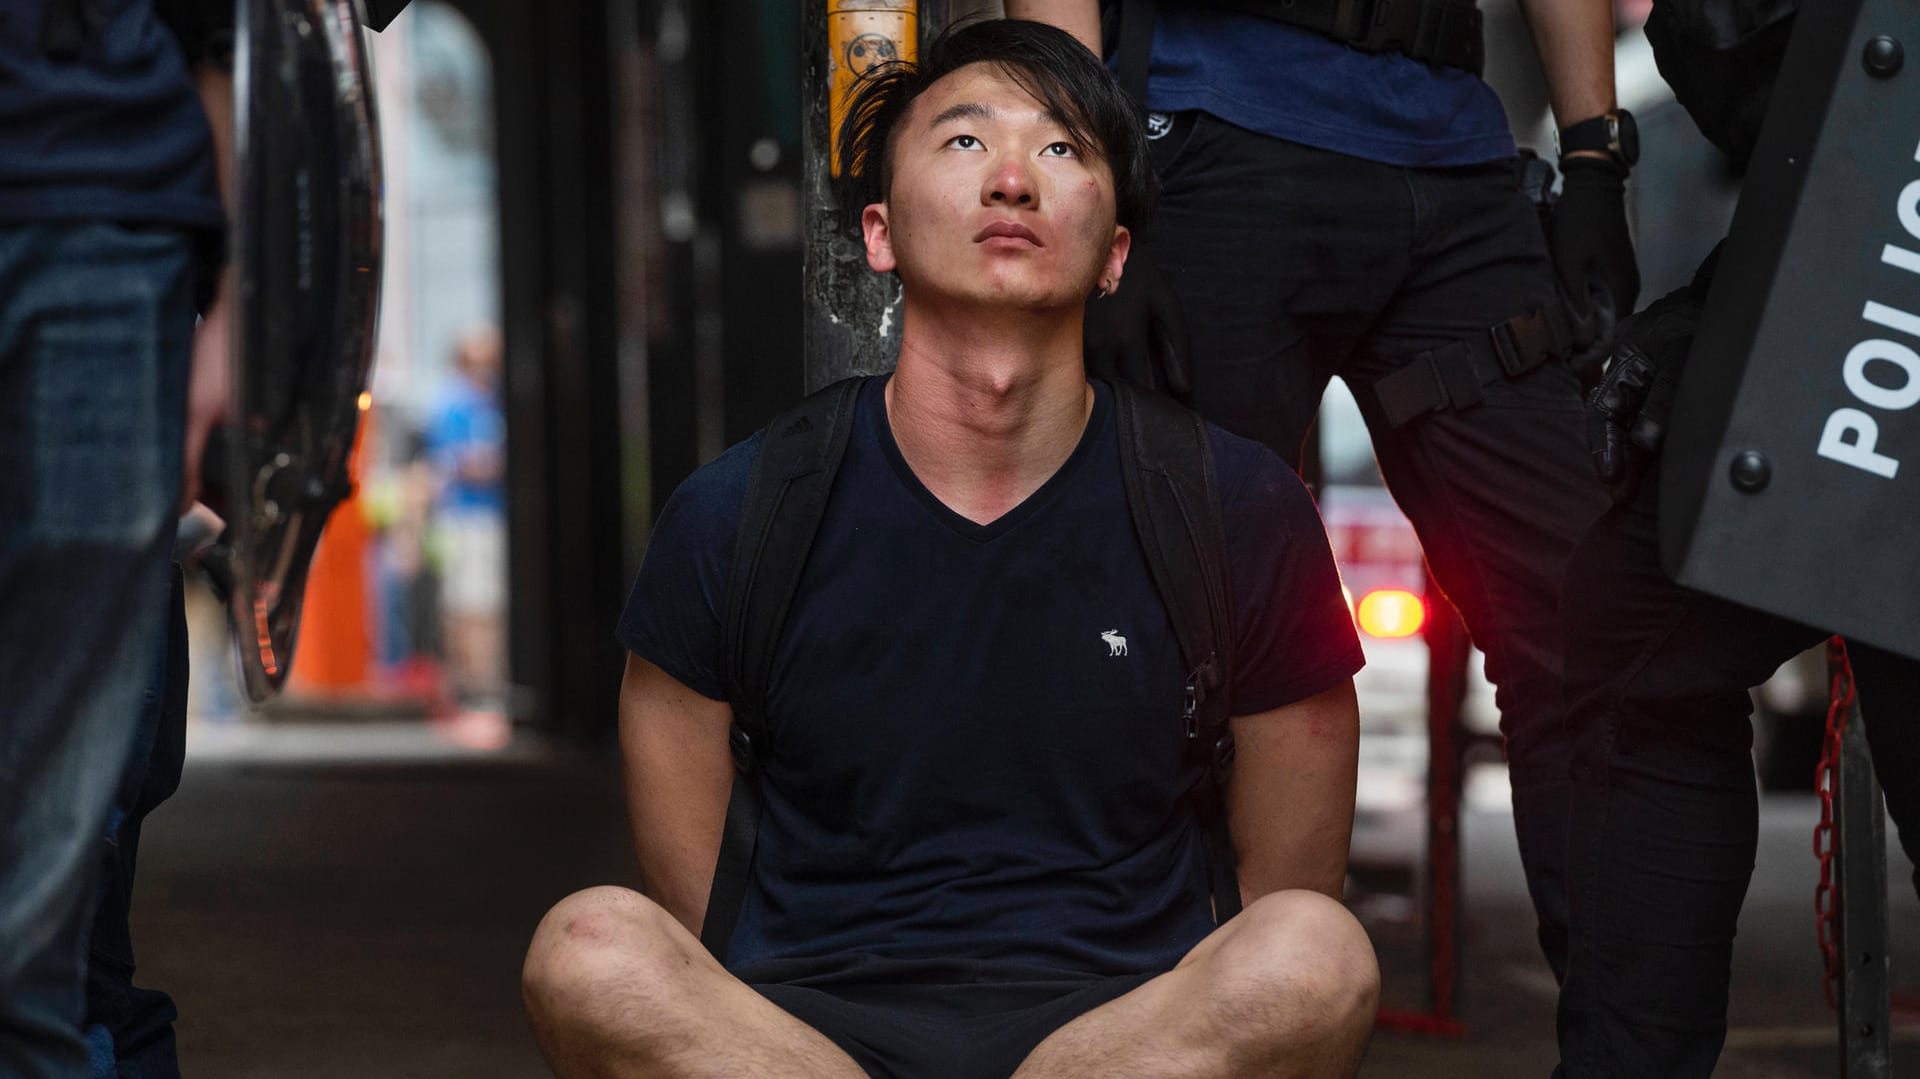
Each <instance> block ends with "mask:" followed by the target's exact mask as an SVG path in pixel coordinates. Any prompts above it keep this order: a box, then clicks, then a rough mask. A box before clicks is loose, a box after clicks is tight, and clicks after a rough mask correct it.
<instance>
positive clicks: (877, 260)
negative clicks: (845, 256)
mask: <svg viewBox="0 0 1920 1079" xmlns="http://www.w3.org/2000/svg"><path fill="white" fill-rule="evenodd" d="M860 234H861V235H862V236H863V237H865V238H866V241H867V265H868V266H871V267H873V270H874V272H875V273H891V272H892V271H893V269H894V268H895V267H896V266H898V265H899V263H898V262H897V261H896V260H895V259H894V257H893V229H892V226H891V225H889V224H888V222H887V204H886V203H884V202H876V203H872V204H870V205H868V207H867V208H866V209H864V210H862V211H860Z"/></svg>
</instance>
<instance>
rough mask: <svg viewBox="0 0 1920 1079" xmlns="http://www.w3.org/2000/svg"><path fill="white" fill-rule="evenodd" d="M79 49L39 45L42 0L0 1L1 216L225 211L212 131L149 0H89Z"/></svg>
mask: <svg viewBox="0 0 1920 1079" xmlns="http://www.w3.org/2000/svg"><path fill="white" fill-rule="evenodd" d="M89 3H90V5H92V6H94V7H96V8H97V9H98V10H99V12H100V14H101V15H102V23H101V24H100V25H99V26H97V28H96V29H94V30H93V31H92V32H91V33H90V34H89V35H88V37H87V41H86V45H85V47H84V48H83V50H82V52H81V54H80V56H79V57H78V58H77V59H74V60H54V59H51V58H50V57H48V56H47V55H46V54H45V52H44V51H43V49H42V46H41V40H40V34H41V22H42V16H43V8H44V4H45V0H8V2H7V3H5V4H4V5H0V223H19V222H26V221H114V222H121V223H126V224H148V225H176V226H182V227H186V228H196V229H218V228H220V227H222V225H223V224H224V223H225V220H226V218H225V216H224V215H223V213H222V211H221V208H220V192H219V188H218V186H217V182H216V179H215V175H214V165H213V148H212V147H213V143H212V135H211V133H210V132H209V130H208V128H207V117H206V113H205V111H204V110H203V109H202V107H201V104H200V97H199V94H198V92H197V91H196V90H195V89H194V85H193V81H192V78H191V76H190V75H189V73H188V71H187V66H186V60H185V58H184V57H183V55H182V54H181V51H180V47H179V44H178V43H177V42H176V41H175V40H174V38H173V35H172V34H171V33H170V32H168V30H167V29H166V27H165V26H164V25H163V24H162V23H161V22H160V20H159V18H158V16H156V15H155V14H154V11H153V5H152V2H151V0H89Z"/></svg>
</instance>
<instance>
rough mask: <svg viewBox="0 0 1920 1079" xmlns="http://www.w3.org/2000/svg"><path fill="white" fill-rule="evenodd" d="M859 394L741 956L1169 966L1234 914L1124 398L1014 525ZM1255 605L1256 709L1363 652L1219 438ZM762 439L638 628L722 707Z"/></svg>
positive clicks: (772, 759) (739, 464) (1346, 668)
mask: <svg viewBox="0 0 1920 1079" xmlns="http://www.w3.org/2000/svg"><path fill="white" fill-rule="evenodd" d="M882 385H883V380H882V379H877V378H876V379H873V380H870V381H869V382H868V384H867V385H866V386H865V387H864V389H863V391H862V393H861V396H860V400H859V406H858V410H857V413H856V417H855V421H854V422H855V426H854V428H853V431H852V434H851V438H850V440H849V445H848V449H847V454H846V457H845V459H844V461H843V463H842V465H841V468H840V472H839V475H838V476H837V478H836V480H835V485H834V489H833V495H832V500H831V502H830V504H829V507H828V510H827V513H826V516H825V519H824V520H823V521H822V524H821V529H820V533H819V536H818V538H817V539H816V541H815V544H814V547H813V550H812V553H811V555H810V557H809V561H808V563H807V568H806V570H805V572H804V574H803V576H802V579H801V582H800V587H799V592H798V595H797V596H796V598H795V600H794V604H793V607H792V610H791V613H790V615H789V618H788V622H787V626H786V629H785V631H784V633H783V635H782V638H781V641H780V643H779V645H778V647H777V648H776V651H775V655H774V661H773V670H772V684H771V687H770V690H769V695H768V721H769V736H770V738H771V740H772V745H771V746H770V747H768V750H769V751H768V752H766V753H765V754H764V755H763V758H762V760H763V767H762V769H761V771H760V773H759V774H760V776H761V781H762V790H763V792H764V793H763V802H762V804H763V812H762V816H761V820H760V824H759V831H758V838H757V843H756V847H755V851H754V863H753V869H752V873H751V880H750V883H749V885H748V889H747V893H746V896H745V899H744V903H743V906H742V909H741V911H740V916H739V921H738V922H737V924H736V927H735V931H734V936H733V939H732V941H731V943H730V946H729V950H728V958H729V966H730V967H732V968H733V969H734V970H736V971H743V970H748V969H749V968H752V967H754V966H756V965H759V964H764V963H768V962H773V961H781V960H806V959H819V960H840V961H844V960H846V959H847V958H849V957H855V956H875V957H880V958H882V959H885V960H890V961H921V960H932V959H953V958H961V959H970V960H980V961H989V962H1002V963H1007V964H1017V965H1020V966H1022V967H1025V968H1047V969H1054V970H1062V971H1070V972H1075V973H1081V974H1095V975H1106V974H1125V973H1136V972H1146V971H1157V970H1164V969H1167V968H1169V967H1171V966H1172V965H1173V964H1174V963H1175V962H1177V961H1178V960H1179V958H1180V957H1181V956H1182V955H1183V954H1184V953H1185V952H1186V951H1187V950H1188V949H1189V948H1191V947H1192V946H1193V945H1194V944H1195V943H1196V942H1198V941H1199V940H1200V938H1202V937H1203V936H1205V935H1206V934H1207V933H1208V932H1209V931H1211V929H1212V928H1213V921H1212V916H1211V913H1210V910H1209V906H1208V897H1207V890H1206V884H1205V879H1204V864H1203V859H1202V855H1201V850H1200V836H1199V831H1198V828H1197V826H1196V824H1195V822H1194V819H1193V817H1192V814H1191V812H1190V810H1189V809H1188V807H1187V803H1186V802H1185V801H1184V798H1185V796H1186V794H1187V793H1188V792H1189V791H1190V790H1191V789H1192V787H1193V786H1194V784H1196V783H1197V782H1199V780H1200V779H1201V774H1200V772H1199V770H1198V769H1196V768H1194V767H1192V766H1191V765H1190V764H1189V763H1188V761H1187V757H1186V755H1185V753H1184V747H1185V745H1184V744H1185V738H1184V731H1183V728H1182V723H1181V720H1180V714H1181V688H1182V682H1183V677H1182V669H1181V663H1180V661H1179V658H1178V646H1177V644H1176V642H1175V640H1174V637H1173V631H1172V627H1171V625H1170V624H1169V622H1168V620H1167V616H1166V612H1165V610H1164V608H1163V607H1162V606H1161V603H1160V598H1159V595H1158V593H1157V592H1156V591H1155V589H1154V585H1153V581H1152V580H1151V578H1150V576H1149V572H1150V571H1149V569H1148V567H1147V562H1146V556H1145V555H1144V554H1143V553H1142V551H1141V548H1140V546H1139V544H1138V542H1137V541H1136V540H1135V538H1134V534H1133V528H1132V523H1131V519H1130V517H1129V515H1128V512H1127V502H1126V492H1125V490H1124V489H1123V487H1122V481H1121V475H1120V461H1119V442H1118V439H1117V437H1116V434H1115V430H1114V422H1113V418H1112V411H1113V408H1112V401H1111V396H1110V393H1109V391H1108V390H1107V389H1106V388H1105V386H1103V385H1102V386H1099V388H1098V393H1097V398H1096V406H1095V409H1094V412H1093V416H1092V419H1091V422H1090V423H1089V424H1088V425H1087V429H1086V433H1085V434H1084V435H1083V436H1082V438H1081V441H1080V444H1079V446H1078V447H1077V448H1076V449H1075V451H1074V452H1073V455H1072V456H1071V457H1070V458H1069V459H1068V460H1067V462H1066V463H1065V464H1064V465H1062V466H1061V468H1060V469H1059V471H1058V472H1056V473H1055V474H1054V476H1053V477H1052V478H1050V479H1049V480H1048V481H1047V482H1046V483H1045V484H1044V485H1043V486H1042V487H1041V488H1040V489H1039V490H1038V491H1036V492H1035V493H1034V494H1033V495H1032V496H1030V497H1029V498H1028V499H1027V500H1026V501H1024V502H1022V503H1021V504H1020V505H1019V506H1017V507H1015V508H1014V509H1013V510H1011V511H1009V512H1008V513H1007V514H1005V515H1004V516H1002V517H1001V518H999V519H998V520H995V521H993V522H992V523H990V524H985V525H981V524H975V523H974V522H972V521H969V520H967V519H966V518H964V517H961V516H960V515H958V514H956V513H954V512H953V511H952V510H950V509H948V508H947V507H946V506H945V505H944V504H942V503H941V502H940V501H939V500H938V499H937V498H935V497H934V496H933V495H932V494H931V493H930V492H929V491H928V490H927V489H926V488H925V487H924V486H923V485H922V484H921V483H920V481H919V480H918V479H917V478H916V477H915V476H914V474H913V472H912V470H911V469H910V468H909V467H908V466H907V464H906V462H905V460H904V459H903V458H902V457H901V455H900V451H899V449H898V447H897V446H896V445H895V443H894V441H893V437H892V433H891V430H890V428H889V426H888V422H887V418H886V413H885V404H884V399H883V398H884V395H883V394H882V392H881V388H882ZM1211 434H1212V438H1213V445H1214V453H1215V458H1216V463H1217V475H1218V481H1219V486H1220V490H1221V492H1222V500H1223V510H1224V514H1225V525H1226V531H1227V535H1228V536H1229V537H1230V540H1229V543H1230V548H1231V549H1230V552H1229V565H1230V574H1231V587H1232V590H1233V595H1234V597H1235V610H1234V615H1235V618H1234V623H1235V628H1236V642H1235V647H1236V652H1235V662H1236V663H1237V664H1238V668H1237V672H1236V677H1235V680H1234V685H1233V687H1232V693H1233V702H1232V711H1233V712H1234V714H1237V715H1244V714H1250V713H1257V712H1262V711H1265V710H1267V709H1271V708H1276V707H1279V706H1280V705H1283V704H1288V703H1291V702H1294V701H1298V700H1302V699H1304V698H1306V697H1309V696H1312V695H1313V694H1315V693H1318V692H1321V691H1323V690H1326V689H1328V688H1331V687H1332V686H1334V685H1337V684H1338V683H1340V682H1341V681H1343V680H1345V679H1347V678H1348V677H1350V676H1351V675H1352V674H1353V673H1354V671H1356V670H1358V669H1359V667H1360V665H1361V662H1362V658H1361V653H1360V648H1359V642H1358V640H1357V639H1356V637H1355V635H1354V630H1353V624H1352V621H1351V619H1350V617H1349V615H1348V613H1347V609H1346V605H1345V601H1344V600H1343V599H1342V597H1341V593H1340V582H1339V579H1338V577H1337V575H1336V573H1335V570H1334V565H1333V558H1332V555H1331V554H1330V553H1329V550H1328V546H1327V540H1326V536H1325V533H1324V532H1323V531H1322V529H1321V525H1320V519H1319V515H1318V513H1317V512H1316V511H1315V509H1314V505H1313V501H1312V498H1311V496H1310V495H1309V494H1308V493H1307V490H1306V488H1305V487H1304V486H1303V485H1302V484H1301V483H1300V481H1299V479H1298V478H1297V477H1296V476H1294V474H1293V473H1292V472H1291V471H1289V470H1288V469H1287V468H1286V466H1285V465H1283V464H1282V463H1281V461H1280V460H1279V458H1278V457H1276V456H1274V454H1273V453H1272V452H1270V451H1269V450H1267V449H1266V448H1265V447H1263V446H1260V445H1259V444H1257V443H1254V442H1250V441H1247V440H1245V439H1241V438H1237V437H1235V436H1233V435H1230V434H1227V433H1225V432H1223V431H1221V430H1219V429H1217V428H1215V429H1212V431H1211ZM758 452H759V441H758V438H757V437H756V438H754V439H749V440H748V441H746V442H743V443H741V444H739V445H737V446H735V447H733V448H732V449H730V450H728V451H727V452H726V453H725V454H724V455H722V456H721V457H720V458H719V459H718V460H716V461H714V462H713V463H712V464H709V465H707V466H706V467H705V468H702V469H701V470H700V471H698V472H696V473H695V474H694V475H693V476H692V477H691V478H689V479H688V480H687V481H686V482H685V483H683V484H682V485H681V486H680V488H679V490H677V491H676V492H675V493H674V495H673V497H672V499H671V500H669V501H668V503H667V505H666V508H665V509H664V510H663V511H662V513H661V516H660V520H659V522H658V524H657V526H656V528H655V531H654V534H653V538H652V542H651V544H650V546H649V547H648V550H647V555H646V559H645V562H644V563H643V565H642V568H641V571H640V576H639V579H638V581H637V582H636V584H635V585H634V588H633V594H632V597H631V598H630V599H629V600H628V603H627V608H626V611H625V614H624V615H623V616H622V618H621V622H620V628H619V636H620V639H621V641H623V642H624V643H625V644H626V646H627V647H628V648H629V649H630V650H632V651H633V652H634V653H635V654H637V655H639V656H641V657H643V658H645V659H647V660H650V661H651V662H653V663H655V664H657V665H658V666H660V667H661V668H662V669H664V670H665V671H666V672H667V673H668V674H671V675H672V676H673V677H675V678H677V679H679V680H680V681H681V682H683V683H685V684H686V685H687V686H688V687H690V688H692V689H693V690H695V691H696V692H699V693H701V694H704V695H706V696H708V697H712V698H716V699H724V698H725V695H726V689H725V686H724V684H723V675H722V656H721V648H720V641H719V636H720V621H721V611H722V607H723V604H724V600H725V595H726V588H727V574H728V570H729V566H730V563H731V561H732V558H731V555H732V551H733V544H734V530H735V528H736V525H737V519H738V512H739V507H740V503H741V499H742V497H743V495H744V492H745V488H746V484H747V478H748V475H749V473H750V471H751V470H752V467H753V462H754V459H755V456H756V455H757V453H758Z"/></svg>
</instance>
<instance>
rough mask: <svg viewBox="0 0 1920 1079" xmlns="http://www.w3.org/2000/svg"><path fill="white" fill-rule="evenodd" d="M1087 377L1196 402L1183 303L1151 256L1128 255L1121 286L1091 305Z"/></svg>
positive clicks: (1135, 251) (1134, 252) (1137, 250)
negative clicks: (1114, 381)
mask: <svg viewBox="0 0 1920 1079" xmlns="http://www.w3.org/2000/svg"><path fill="white" fill-rule="evenodd" d="M1085 349H1086V358H1087V374H1089V375H1092V376H1094V377H1096V378H1109V379H1119V380H1121V381H1124V382H1127V383H1129V384H1131V385H1134V386H1139V387H1141V388H1143V389H1150V390H1158V391H1159V392H1161V393H1164V394H1166V395H1167V396H1169V397H1172V398H1174V399H1175V400H1178V401H1182V402H1185V401H1189V400H1191V399H1192V397H1193V360H1192V358H1191V357H1190V356H1189V355H1188V353H1187V323H1186V320H1185V318H1184V317H1182V315H1181V314H1180V298H1179V297H1178V296H1176V295H1174V293H1173V289H1172V288H1171V287H1169V286H1168V284H1167V281H1166V278H1164V277H1162V276H1161V275H1160V270H1159V267H1157V266H1155V265H1154V264H1153V260H1151V259H1149V258H1148V257H1147V253H1146V252H1145V251H1144V250H1142V249H1140V248H1139V247H1135V248H1134V249H1133V250H1132V252H1130V253H1129V254H1128V255H1127V267H1126V270H1125V272H1124V273H1123V274H1122V275H1121V278H1120V286H1119V288H1117V289H1115V290H1114V291H1113V293H1112V295H1109V296H1100V295H1098V294H1096V295H1095V296H1094V297H1093V299H1091V300H1088V301H1087V322H1086V337H1085Z"/></svg>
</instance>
